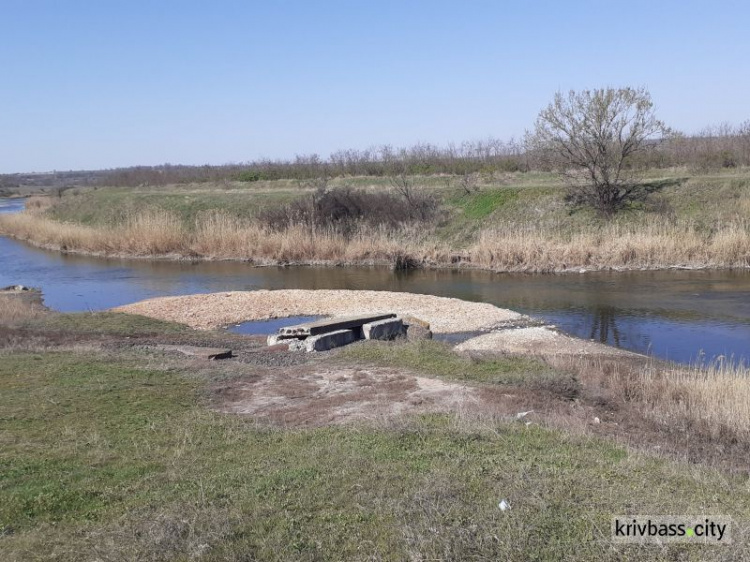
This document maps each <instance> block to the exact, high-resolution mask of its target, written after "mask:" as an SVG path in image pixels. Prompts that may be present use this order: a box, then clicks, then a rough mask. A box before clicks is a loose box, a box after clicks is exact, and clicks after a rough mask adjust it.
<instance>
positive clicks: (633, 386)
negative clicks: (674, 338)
mask: <svg viewBox="0 0 750 562" xmlns="http://www.w3.org/2000/svg"><path fill="white" fill-rule="evenodd" d="M549 362H550V363H551V364H552V365H553V366H555V367H557V368H562V369H566V370H568V371H570V372H574V373H576V375H577V377H578V379H579V380H580V382H581V383H582V384H583V385H584V387H586V392H587V393H588V394H589V397H592V396H593V397H598V398H599V399H602V400H604V401H605V402H610V403H617V402H624V403H628V404H630V405H632V406H634V407H635V408H636V409H637V410H638V411H639V412H640V413H641V414H642V415H643V416H644V417H646V418H647V419H650V420H653V421H654V422H656V423H657V424H658V425H659V426H661V427H663V428H665V429H667V430H669V431H670V432H678V433H680V434H684V435H690V434H692V433H695V432H697V433H699V434H700V435H702V436H704V437H707V438H709V439H711V440H713V441H717V442H723V443H737V442H742V443H750V368H748V367H747V366H746V365H744V364H731V363H728V362H725V361H718V362H716V363H714V364H711V365H708V366H694V367H686V366H681V365H674V364H667V363H662V362H658V361H655V360H652V359H642V360H638V359H635V360H631V361H624V360H619V359H612V358H601V357H572V358H570V357H568V358H565V357H559V358H553V359H550V360H549Z"/></svg>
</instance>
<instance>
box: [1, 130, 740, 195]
mask: <svg viewBox="0 0 750 562" xmlns="http://www.w3.org/2000/svg"><path fill="white" fill-rule="evenodd" d="M652 148H653V150H649V151H647V152H644V153H643V154H642V155H641V157H640V158H639V159H638V160H637V165H638V166H642V167H645V168H670V167H675V166H684V167H687V168H689V169H691V170H692V171H694V172H709V171H716V170H720V169H722V168H733V167H736V166H749V165H750V120H748V121H745V122H744V123H743V124H742V125H740V126H732V125H729V124H723V125H720V126H717V127H710V128H707V129H705V130H703V131H701V132H700V133H699V134H697V135H692V136H687V135H683V134H675V135H672V136H670V137H669V138H665V139H660V140H658V141H654V145H653V146H652ZM531 170H544V167H543V164H541V162H540V161H538V160H537V159H536V158H535V155H534V154H533V153H530V152H527V151H526V150H525V149H524V144H523V142H517V141H513V140H511V141H510V142H504V141H501V140H498V139H488V140H484V141H477V142H466V143H462V144H460V145H453V144H451V145H448V146H445V147H441V146H436V145H433V144H417V145H415V146H412V147H410V148H398V149H397V148H393V147H392V146H381V147H374V148H369V149H365V150H354V149H352V150H340V151H338V152H334V153H333V154H331V155H330V156H329V157H328V158H323V157H321V156H319V155H317V154H312V155H302V156H296V157H295V158H294V159H293V160H270V159H264V160H258V161H255V162H247V163H242V164H225V165H221V166H210V165H205V166H184V165H172V164H164V165H161V166H134V167H132V168H117V169H112V170H97V171H75V172H72V171H71V172H53V173H47V174H6V175H0V188H13V187H36V188H62V187H69V186H94V185H96V186H126V187H127V186H149V185H168V184H179V183H195V182H220V181H246V182H254V181H261V180H278V179H290V180H299V181H307V180H313V179H318V178H333V177H345V176H384V177H394V176H405V175H433V174H451V175H467V174H474V173H486V174H491V173H496V172H518V171H522V172H526V171H531Z"/></svg>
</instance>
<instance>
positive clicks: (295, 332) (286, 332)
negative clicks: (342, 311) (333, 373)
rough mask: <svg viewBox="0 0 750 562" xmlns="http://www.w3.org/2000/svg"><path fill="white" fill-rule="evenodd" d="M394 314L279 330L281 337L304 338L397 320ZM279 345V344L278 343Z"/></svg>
mask: <svg viewBox="0 0 750 562" xmlns="http://www.w3.org/2000/svg"><path fill="white" fill-rule="evenodd" d="M395 317H396V315H395V314H393V313H388V314H365V315H359V316H339V317H337V318H328V319H326V320H318V321H317V322H306V323H304V324H297V325H296V326H287V327H286V328H281V329H280V330H279V336H287V337H297V338H304V337H308V336H317V335H319V334H326V333H329V332H335V331H338V330H348V329H352V328H359V327H361V326H362V325H363V324H366V323H368V322H377V321H378V320H385V319H387V318H395ZM277 343H278V342H277Z"/></svg>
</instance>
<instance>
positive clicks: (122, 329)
mask: <svg viewBox="0 0 750 562" xmlns="http://www.w3.org/2000/svg"><path fill="white" fill-rule="evenodd" d="M24 325H25V327H26V328H29V329H32V330H34V331H38V332H64V333H77V334H109V335H116V336H132V335H153V334H181V333H189V332H192V330H191V329H190V328H188V327H187V326H184V325H182V324H176V323H174V322H166V321H164V320H157V319H155V318H148V317H146V316H139V315H137V314H124V313H121V312H78V313H69V314H58V313H51V314H47V315H44V316H42V317H40V318H36V319H33V320H28V321H26V322H25V323H24Z"/></svg>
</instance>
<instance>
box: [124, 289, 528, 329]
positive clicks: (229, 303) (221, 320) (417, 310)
mask: <svg viewBox="0 0 750 562" xmlns="http://www.w3.org/2000/svg"><path fill="white" fill-rule="evenodd" d="M113 310H115V311H118V312H128V313H131V314H141V315H143V316H150V317H152V318H158V319H161V320H169V321H172V322H179V323H182V324H187V325H188V326H191V327H193V328H197V329H209V328H217V327H221V326H228V325H231V324H238V323H241V322H246V321H249V320H269V319H272V318H283V317H287V316H318V315H320V316H346V315H352V314H371V313H372V314H376V313H386V312H395V313H397V314H400V315H407V314H408V315H412V316H415V317H417V318H419V319H421V320H425V321H427V322H429V323H430V328H431V329H432V331H433V332H435V333H451V332H472V331H478V330H490V329H492V328H494V327H496V326H498V325H500V324H502V323H506V322H512V321H518V320H523V319H525V318H526V317H525V316H523V315H521V314H519V313H517V312H513V311H511V310H506V309H503V308H498V307H496V306H494V305H491V304H487V303H475V302H467V301H462V300H459V299H452V298H445V297H436V296H433V295H419V294H414V293H395V292H390V291H344V290H340V291H333V290H320V291H313V290H297V289H295V290H278V291H266V290H262V291H242V292H240V291H235V292H229V293H212V294H204V295H187V296H181V297H161V298H155V299H150V300H146V301H141V302H137V303H134V304H129V305H126V306H121V307H118V308H115V309H113Z"/></svg>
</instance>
